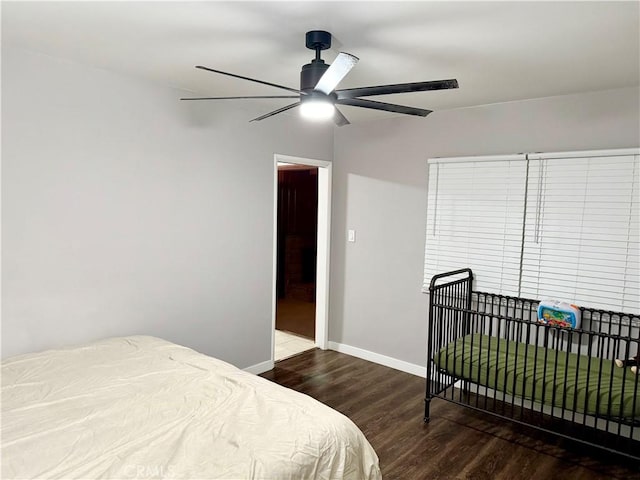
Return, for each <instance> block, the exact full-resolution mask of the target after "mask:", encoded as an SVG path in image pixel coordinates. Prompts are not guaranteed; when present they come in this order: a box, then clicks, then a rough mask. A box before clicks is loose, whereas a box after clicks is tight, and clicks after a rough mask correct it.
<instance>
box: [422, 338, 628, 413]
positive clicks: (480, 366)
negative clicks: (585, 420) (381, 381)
mask: <svg viewBox="0 0 640 480" xmlns="http://www.w3.org/2000/svg"><path fill="white" fill-rule="evenodd" d="M434 360H435V363H436V365H437V366H438V367H439V368H441V369H442V370H444V371H446V372H448V373H449V374H451V375H453V376H455V377H458V378H461V379H466V380H470V381H472V382H474V383H477V384H480V385H484V386H486V387H489V388H492V389H494V390H499V391H501V392H506V393H508V394H510V395H515V396H518V397H521V398H526V399H529V400H533V401H535V402H539V403H544V404H545V405H554V406H556V407H563V408H566V409H568V410H572V411H575V412H579V413H586V414H589V415H598V416H603V417H618V418H626V419H631V418H635V419H640V376H637V375H634V374H633V373H631V370H630V369H627V370H626V373H625V369H622V368H617V367H615V366H613V362H612V361H610V360H606V359H600V358H593V357H587V356H585V355H578V354H575V353H566V352H562V351H556V350H552V349H545V348H544V347H538V346H534V345H528V344H524V343H519V342H514V341H507V340H504V339H498V338H496V337H489V336H487V335H481V334H477V333H476V334H471V335H466V336H464V337H461V338H459V339H457V340H456V341H454V342H451V343H449V344H448V345H447V346H446V347H445V348H443V349H441V350H440V351H439V352H438V354H437V355H436V357H435V358H434Z"/></svg>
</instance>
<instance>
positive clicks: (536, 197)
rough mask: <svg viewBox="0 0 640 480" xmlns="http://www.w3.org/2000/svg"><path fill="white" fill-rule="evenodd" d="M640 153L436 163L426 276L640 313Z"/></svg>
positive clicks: (431, 183) (431, 185) (431, 187)
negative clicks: (469, 277) (444, 275)
mask: <svg viewBox="0 0 640 480" xmlns="http://www.w3.org/2000/svg"><path fill="white" fill-rule="evenodd" d="M639 178H640V165H639V156H638V150H637V149H626V150H617V151H610V152H604V151H596V152H573V153H572V152H570V153H559V154H555V153H550V154H528V155H513V156H494V157H466V158H456V159H430V160H429V192H428V208H427V235H426V247H425V270H424V271H425V275H424V285H423V289H424V290H425V291H426V290H427V289H428V285H429V281H430V279H431V277H432V276H433V275H434V274H436V273H441V272H445V271H450V270H455V269H458V268H466V267H470V268H472V269H473V271H474V274H475V281H476V287H475V288H476V289H477V290H485V291H492V292H499V293H502V294H504V295H516V296H523V297H529V298H538V299H540V298H550V299H559V300H568V301H571V302H574V303H577V304H582V305H585V306H590V307H593V308H602V309H608V310H616V311H630V312H638V311H640V269H639V263H640V259H639V257H640V255H639V253H640V235H639V216H640V199H639V197H640V181H639Z"/></svg>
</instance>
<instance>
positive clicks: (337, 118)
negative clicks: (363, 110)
mask: <svg viewBox="0 0 640 480" xmlns="http://www.w3.org/2000/svg"><path fill="white" fill-rule="evenodd" d="M333 121H334V122H336V125H337V126H339V127H344V126H345V125H350V124H351V122H350V121H349V120H347V117H345V116H344V115H343V114H342V112H341V111H340V110H338V109H337V108H336V110H335V113H334V114H333Z"/></svg>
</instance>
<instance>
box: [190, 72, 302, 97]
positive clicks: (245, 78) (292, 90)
mask: <svg viewBox="0 0 640 480" xmlns="http://www.w3.org/2000/svg"><path fill="white" fill-rule="evenodd" d="M196 68H199V69H200V70H206V71H208V72H213V73H220V74H222V75H228V76H230V77H235V78H240V79H242V80H249V81H250V82H256V83H261V84H262V85H269V86H270V87H276V88H282V89H283V90H289V91H290V92H294V93H300V90H296V89H295V88H289V87H284V86H282V85H277V84H275V83H270V82H265V81H263V80H256V79H255V78H249V77H243V76H242V75H236V74H235V73H228V72H223V71H221V70H214V69H213V68H209V67H203V66H202V65H196Z"/></svg>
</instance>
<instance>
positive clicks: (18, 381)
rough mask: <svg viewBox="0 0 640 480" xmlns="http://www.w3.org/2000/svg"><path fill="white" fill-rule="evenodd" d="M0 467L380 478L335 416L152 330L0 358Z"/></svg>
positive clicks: (5, 474) (348, 426)
mask: <svg viewBox="0 0 640 480" xmlns="http://www.w3.org/2000/svg"><path fill="white" fill-rule="evenodd" d="M2 478H3V479H10V478H47V479H48V478H65V479H68V478H77V479H93V478H113V479H116V478H117V479H133V478H163V479H169V478H184V479H192V480H195V479H206V478H224V479H278V480H280V479H296V480H299V479H342V478H344V479H353V480H369V479H371V480H374V479H379V478H381V475H380V470H379V468H378V457H377V456H376V454H375V452H374V451H373V448H372V447H371V445H369V443H368V441H367V440H366V439H365V437H364V435H363V434H362V432H361V431H360V430H359V429H358V428H357V427H356V426H355V425H354V424H353V423H352V422H351V421H350V420H349V419H348V418H347V417H345V416H343V415H342V414H340V413H338V412H336V411H335V410H333V409H331V408H329V407H327V406H326V405H323V404H321V403H320V402H317V401H316V400H314V399H312V398H310V397H308V396H306V395H303V394H301V393H298V392H295V391H293V390H289V389H286V388H283V387H281V386H279V385H276V384H274V383H272V382H270V381H268V380H265V379H263V378H260V377H257V376H255V375H252V374H250V373H247V372H244V371H242V370H239V369H237V368H236V367H234V366H232V365H229V364H227V363H225V362H222V361H220V360H216V359H214V358H211V357H208V356H205V355H202V354H199V353H197V352H194V351H193V350H190V349H188V348H185V347H181V346H178V345H175V344H172V343H169V342H166V341H164V340H160V339H158V338H153V337H145V336H135V337H123V338H112V339H107V340H103V341H99V342H96V343H92V344H88V345H84V346H81V347H74V348H67V349H60V350H50V351H46V352H42V353H35V354H28V355H21V356H17V357H13V358H10V359H8V360H5V361H3V363H2Z"/></svg>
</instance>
